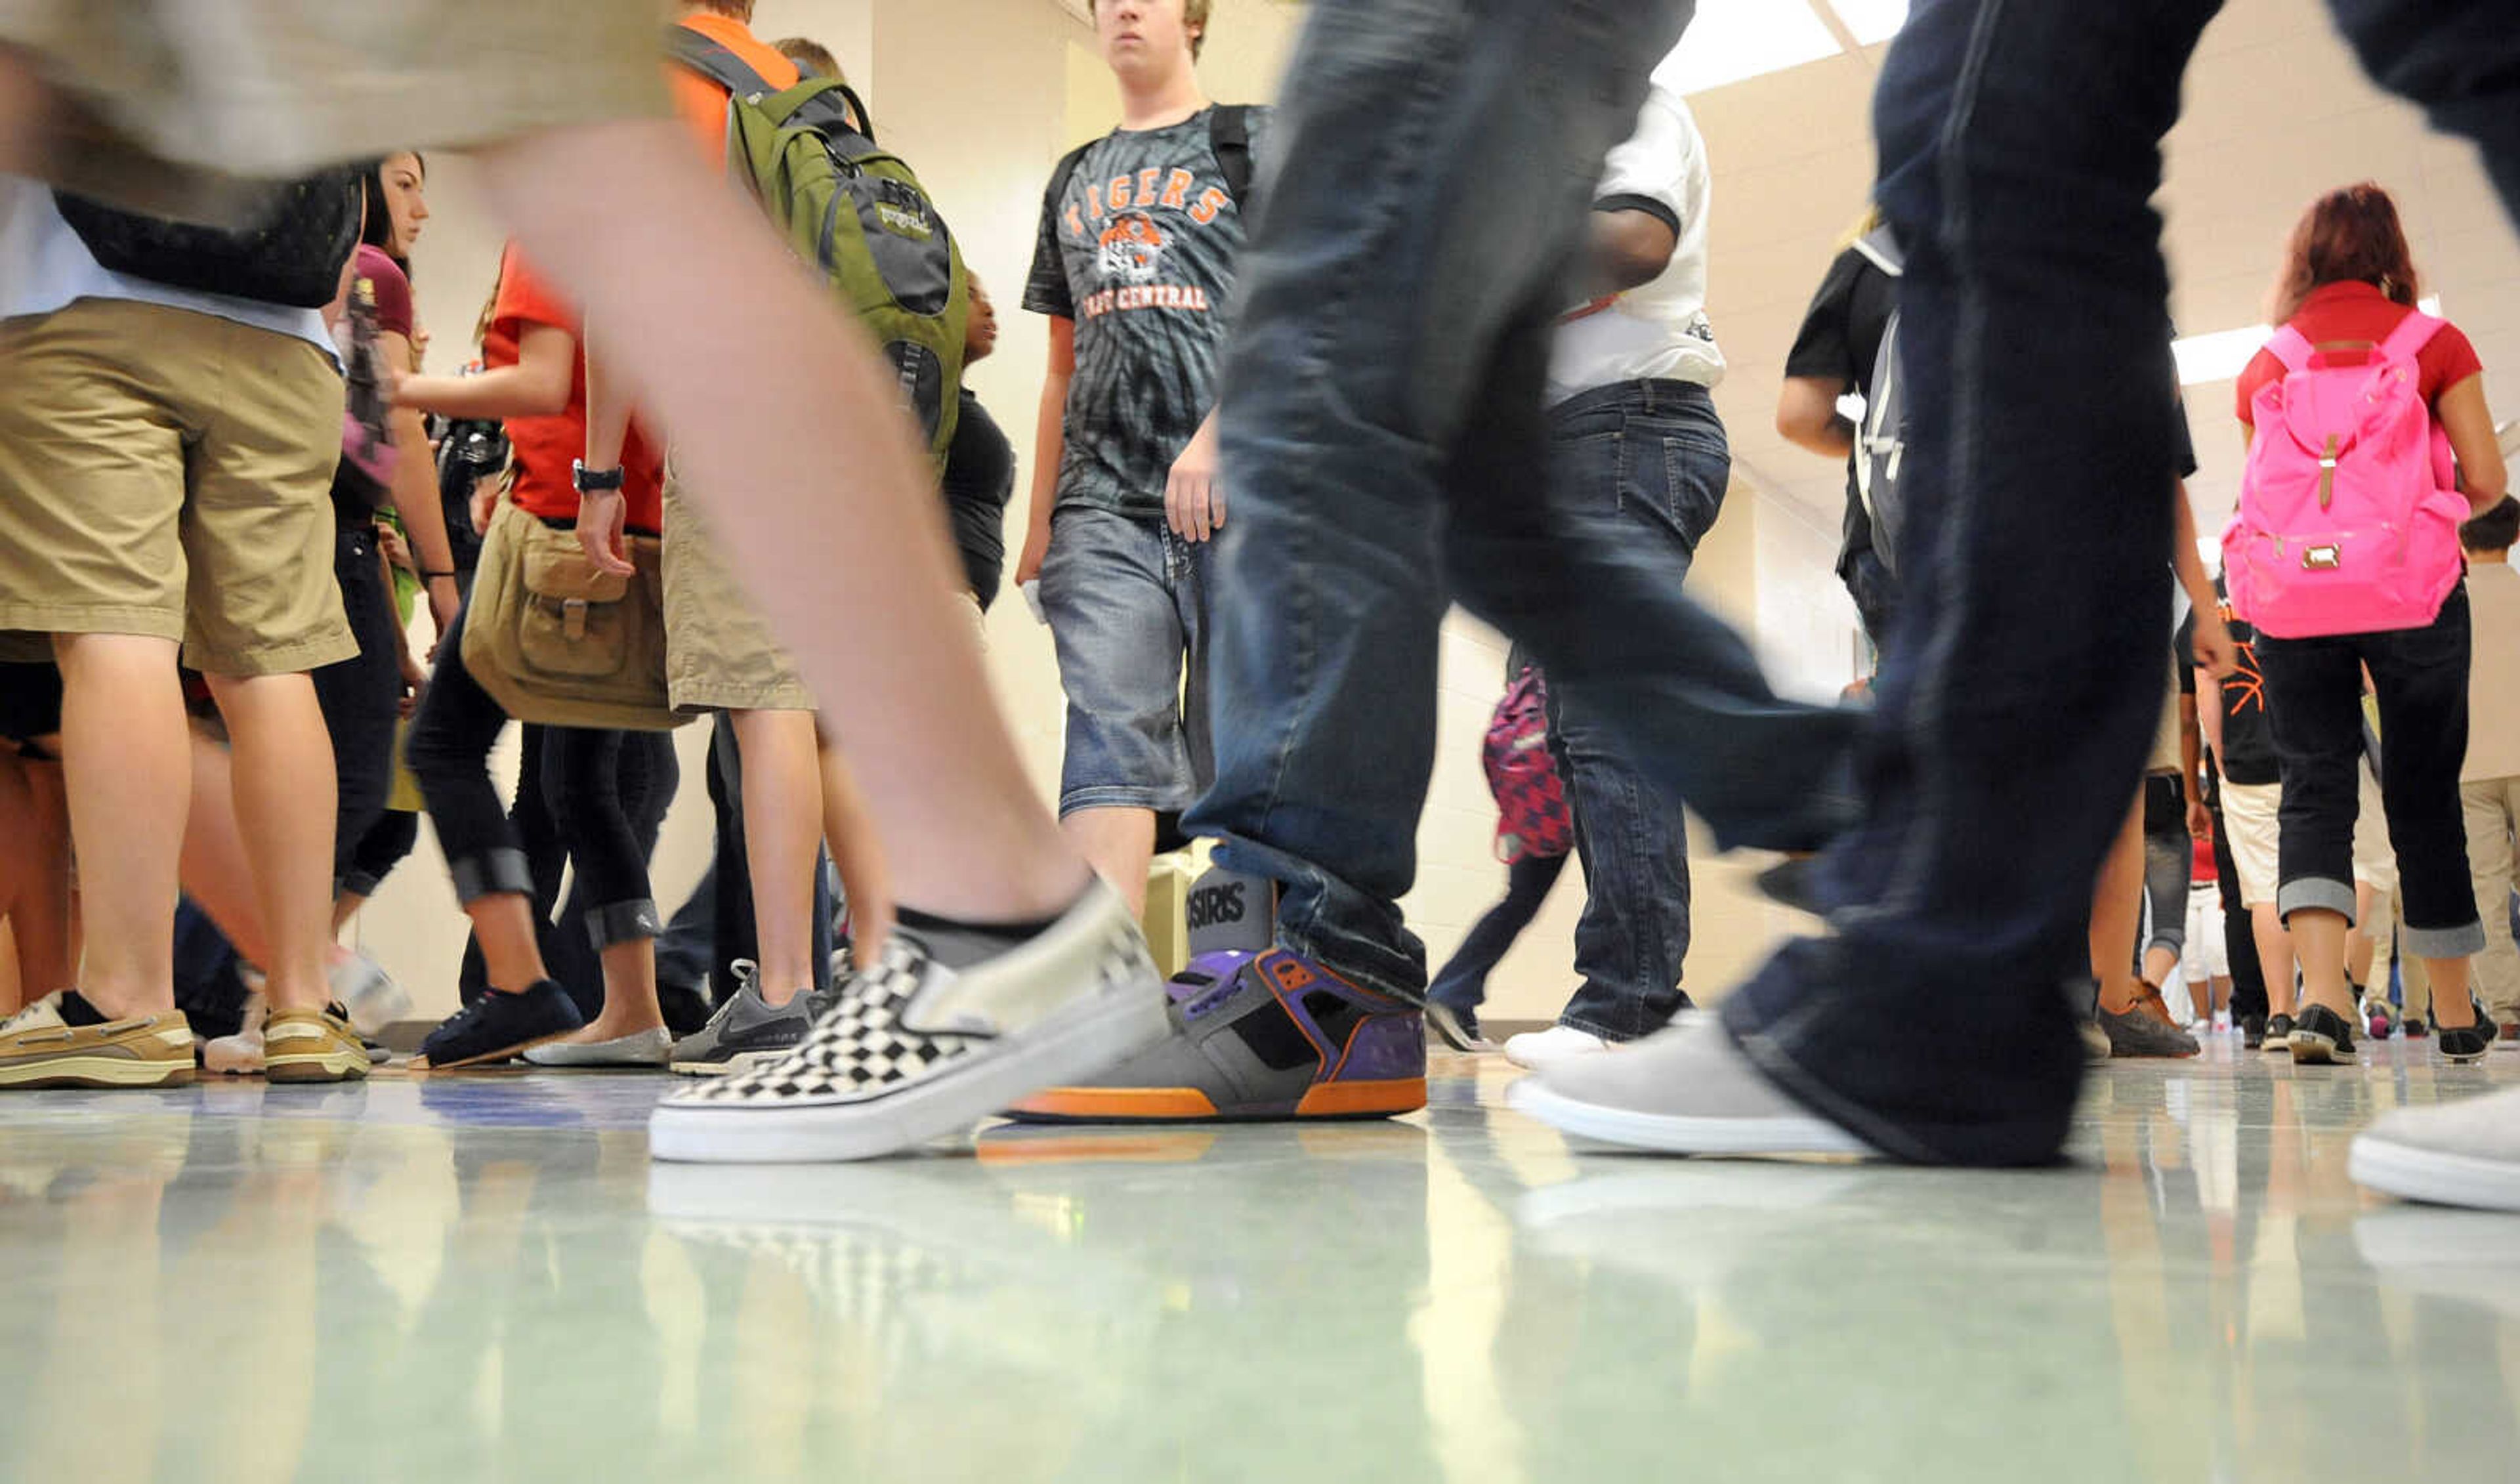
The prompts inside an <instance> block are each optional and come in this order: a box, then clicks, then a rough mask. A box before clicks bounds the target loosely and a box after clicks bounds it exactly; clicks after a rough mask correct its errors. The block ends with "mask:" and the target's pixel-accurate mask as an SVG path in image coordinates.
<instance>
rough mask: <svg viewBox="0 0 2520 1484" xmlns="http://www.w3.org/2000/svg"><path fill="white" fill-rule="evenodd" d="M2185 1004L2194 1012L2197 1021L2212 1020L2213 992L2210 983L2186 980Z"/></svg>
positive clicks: (2200, 980) (2201, 980)
mask: <svg viewBox="0 0 2520 1484" xmlns="http://www.w3.org/2000/svg"><path fill="white" fill-rule="evenodd" d="M2187 1003H2188V1005H2189V1006H2190V1007H2191V1008H2192V1009H2194V1011H2195V1012H2196V1018H2197V1019H2199V1020H2207V1021H2210V1020H2212V1019H2213V1017H2214V991H2213V984H2212V981H2211V980H2206V979H2190V980H2188V981H2187Z"/></svg>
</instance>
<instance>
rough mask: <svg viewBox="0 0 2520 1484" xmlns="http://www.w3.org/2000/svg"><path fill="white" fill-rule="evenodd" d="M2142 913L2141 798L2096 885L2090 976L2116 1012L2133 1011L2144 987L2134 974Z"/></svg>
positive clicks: (2104, 1003) (2106, 1006)
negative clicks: (2139, 993)
mask: <svg viewBox="0 0 2520 1484" xmlns="http://www.w3.org/2000/svg"><path fill="white" fill-rule="evenodd" d="M2142 916H2143V796H2142V795H2141V794H2140V793H2138V794H2137V795H2136V803H2135V808H2134V809H2133V810H2131V811H2129V812H2128V814H2127V819H2126V824H2125V825H2124V826H2123V827H2121V828H2120V829H2119V831H2118V837H2117V839H2116V840H2115V841H2113V842H2112V843H2111V844H2110V845H2109V853H2108V855H2107V856H2106V857H2105V858H2103V859H2102V860H2101V862H2100V878H2099V881H2098V883H2097V884H2096V885H2094V886H2093V888H2092V932H2091V939H2092V977H2093V978H2095V979H2097V980H2099V981H2100V1009H2102V1010H2104V1011H2107V1012H2109V1013H2110V1014H2113V1015H2122V1014H2125V1013H2126V1012H2128V1011H2131V1010H2133V1009H2135V1005H2136V999H2137V992H2138V990H2139V989H2140V988H2141V987H2142V986H2141V985H2140V984H2139V983H2138V981H2137V979H2136V976H2135V935H2136V930H2137V927H2138V923H2139V922H2140V921H2141V919H2142Z"/></svg>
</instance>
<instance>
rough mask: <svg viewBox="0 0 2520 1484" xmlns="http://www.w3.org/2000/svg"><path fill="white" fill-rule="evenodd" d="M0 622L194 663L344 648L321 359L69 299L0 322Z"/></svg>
mask: <svg viewBox="0 0 2520 1484" xmlns="http://www.w3.org/2000/svg"><path fill="white" fill-rule="evenodd" d="M0 387H6V388H7V393H6V395H0V630H12V629H15V630H30V631H33V632H36V633H49V634H140V635H147V636H151V637H154V638H159V639H169V640H181V641H183V645H184V662H185V663H186V664H188V665H191V666H192V667H193V668H195V669H197V670H201V671H203V672H205V673H208V674H212V675H229V676H239V677H250V676H256V675H288V674H295V673H297V672H299V671H304V670H311V669H314V668H316V667H317V666H319V665H326V664H331V663H333V662H334V661H335V660H338V659H347V658H349V657H350V656H351V655H353V654H355V653H357V652H358V648H359V647H358V642H357V640H356V639H354V638H353V637H352V636H351V634H350V626H349V624H348V622H347V621H346V620H344V619H343V617H342V615H341V590H340V587H339V584H338V583H337V582H336V581H335V579H334V576H333V523H334V522H333V501H332V487H333V466H334V465H335V463H337V461H338V460H339V458H340V453H341V405H342V395H343V393H342V389H341V378H340V374H339V373H338V372H337V371H336V370H335V369H334V366H333V362H332V360H331V358H330V357H328V356H326V355H325V354H324V353H323V352H322V351H321V350H318V349H316V348H315V346H314V345H313V344H312V343H310V342H309V341H306V340H303V339H300V338H298V337H295V336H291V335H283V334H280V333H278V332H276V331H270V330H258V329H255V328H253V327H251V326H248V325H240V324H238V323H236V322H235V321H233V320H224V319H220V318H217V317H216V316H213V315H207V314H197V313H194V312H193V311H191V310H186V309H168V308H164V307H161V306H159V305H156V304H138V303H130V302H126V301H122V300H113V299H81V300H79V301H78V302H76V303H74V304H72V305H70V306H69V307H68V308H67V309H63V310H60V311H59V312H57V313H53V314H48V315H40V316H31V317H28V318H24V319H17V320H9V321H6V322H0Z"/></svg>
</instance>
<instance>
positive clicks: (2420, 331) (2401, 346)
mask: <svg viewBox="0 0 2520 1484" xmlns="http://www.w3.org/2000/svg"><path fill="white" fill-rule="evenodd" d="M2447 323H2448V321H2445V320H2437V319H2435V318H2433V317H2432V316H2431V315H2429V314H2426V313H2424V312H2423V311H2422V310H2420V309H2409V310H2408V311H2407V317H2406V318H2405V319H2403V320H2400V321H2398V328H2397V329H2395V330H2392V331H2390V332H2389V337H2388V338H2387V339H2385V340H2382V341H2381V342H2380V354H2381V355H2383V356H2385V357H2387V358H2389V359H2391V360H2399V361H2411V360H2413V359H2414V358H2415V357H2416V356H2418V355H2420V354H2422V353H2423V348H2424V347H2425V346H2426V345H2429V344H2431V343H2432V341H2433V337H2434V336H2437V335H2439V334H2441V333H2442V328H2443V326H2444V325H2446V324H2447Z"/></svg>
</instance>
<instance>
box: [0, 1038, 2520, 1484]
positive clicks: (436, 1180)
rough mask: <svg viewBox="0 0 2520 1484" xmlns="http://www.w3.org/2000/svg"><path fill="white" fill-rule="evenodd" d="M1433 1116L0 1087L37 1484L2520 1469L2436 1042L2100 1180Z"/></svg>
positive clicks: (595, 1079) (612, 1080) (1441, 1105)
mask: <svg viewBox="0 0 2520 1484" xmlns="http://www.w3.org/2000/svg"><path fill="white" fill-rule="evenodd" d="M1438 1071H1439V1075H1438V1077H1437V1079H1436V1083H1435V1087H1436V1099H1437V1102H1436V1106H1435V1107H1433V1108H1432V1109H1431V1110H1430V1111H1429V1112H1428V1113H1427V1114H1425V1115H1422V1116H1420V1117H1418V1118H1414V1119H1410V1120H1408V1121H1405V1122H1398V1123H1380V1124H1363V1125H1346V1126H1336V1127H1322V1128H1308V1129H1289V1128H1259V1127H1253V1128H1236V1129H1226V1130H1216V1131H1144V1132H1111V1131H1094V1130H1060V1131H1051V1132H1029V1131H1024V1130H1018V1129H1013V1128H999V1129H994V1130H990V1131H985V1132H983V1133H982V1134H981V1135H980V1137H979V1138H978V1139H977V1140H976V1141H975V1142H974V1143H973V1144H972V1145H970V1146H969V1147H963V1148H958V1149H950V1150H944V1151H940V1152H938V1153H935V1154H933V1155H928V1156H922V1157H918V1158H912V1159H903V1160H894V1161H890V1162H886V1163H881V1164H876V1165H866V1166H857V1167H842V1168H804V1169H750V1170H743V1169H738V1170H724V1169H693V1168H674V1167H662V1168H657V1169H653V1170H652V1169H651V1167H650V1165H649V1161H648V1158H647V1152H646V1148H645V1141H644V1137H643V1135H642V1132H641V1130H642V1120H643V1116H644V1114H645V1112H646V1109H647V1107H648V1105H649V1104H650V1103H651V1102H652V1101H653V1100H654V1098H655V1097H656V1096H657V1094H658V1092H659V1090H660V1086H661V1084H660V1082H659V1081H657V1080H656V1079H652V1078H640V1077H621V1076H603V1075H584V1074H581V1075H575V1076H571V1075H566V1074H556V1073H554V1074H532V1075H528V1074H523V1073H514V1072H510V1073H490V1074H484V1075H472V1076H464V1075H452V1076H443V1075H442V1076H439V1077H436V1078H433V1079H428V1078H410V1077H401V1076H387V1077H382V1078H380V1079H378V1080H377V1081H375V1082H373V1083H371V1084H370V1085H368V1086H366V1087H364V1088H352V1089H348V1090H336V1091H327V1090H315V1089H289V1088H270V1089H266V1088H264V1087H263V1086H261V1085H260V1084H258V1083H242V1084H230V1085H223V1086H208V1087H201V1088H195V1089H190V1090H185V1091H180V1092H167V1093H159V1094H131V1093H119V1094H79V1093H56V1094H18V1095H12V1096H10V1097H8V1098H7V1099H6V1101H5V1102H0V1273H5V1274H6V1275H7V1280H6V1285H5V1287H0V1480H28V1481H37V1480H41V1481H56V1480H58V1481H89V1480H112V1479H123V1478H142V1477H153V1476H157V1477H168V1478H195V1477H201V1478H210V1477H217V1478H236V1479H257V1480H259V1479H289V1478H296V1479H317V1480H323V1479H348V1478H361V1479H368V1478H385V1479H392V1478H405V1477H408V1478H415V1479H429V1480H441V1479H445V1480H466V1481H471V1480H488V1479H571V1480H576V1479H586V1480H614V1479H652V1478H668V1477H671V1478H678V1479H686V1480H694V1481H698V1480H709V1481H716V1480H732V1479H753V1478H761V1479H772V1478H798V1479H807V1478H810V1479H815V1480H825V1481H830V1480H858V1479H865V1480H883V1481H896V1480H898V1481H912V1480H918V1481H924V1480H961V1479H976V1480H988V1481H992V1484H1013V1481H1030V1480H1072V1481H1097V1484H1100V1481H1113V1480H1139V1479H1165V1480H1207V1479H1233V1480H1244V1479H1250V1480H1286V1481H1289V1484H1302V1481H1310V1480H1316V1479H1362V1480H1374V1481H1408V1480H1419V1479H1429V1480H1432V1479H1442V1480H1456V1481H1464V1484H1466V1481H1480V1484H1486V1481H1509V1480H1520V1479H1535V1480H1540V1479H1546V1480H1629V1479H1638V1480H1643V1479H1652V1480H1666V1479H1683V1478H1688V1479H1701V1478H1702V1479H1707V1480H1733V1479H1751V1478H1759V1479H1786V1480H1812V1481H1819V1480H1837V1479H1856V1478H1864V1479H1884V1480H1941V1479H1991V1480H1992V1479H2002V1480H2006V1481H2013V1484H2018V1481H2020V1480H2023V1479H2024V1478H2025V1477H2026V1478H2029V1479H2031V1480H2033V1481H2034V1484H2058V1481H2067V1480H2085V1479H2090V1480H2119V1479H2127V1480H2164V1481H2168V1480H2239V1479H2268V1480H2286V1481H2293V1480H2317V1479H2328V1478H2335V1479H2354V1480H2365V1479H2371V1478H2375V1477H2376V1478H2384V1479H2386V1478H2406V1479H2456V1480H2480V1481H2481V1480H2489V1479H2509V1478H2515V1477H2520V1430H2515V1420H2514V1419H2515V1403H2516V1402H2520V1217H2497V1216H2484V1215H2470V1214H2463V1213H2453V1212H2438V1211H2427V1210H2422V1209H2415V1208H2408V1207H2397V1206H2391V1205H2388V1204H2385V1203H2381V1202H2378V1201H2375V1200H2369V1199H2366V1198H2364V1197H2363V1196H2362V1195H2361V1194H2359V1193H2358V1192H2356V1191H2355V1190H2354V1189H2353V1187H2351V1186H2350V1185H2349V1184H2348V1183H2347V1182H2346V1180H2345V1146H2346V1141H2347V1139H2348V1137H2349V1136H2350V1135H2351V1133H2352V1131H2353V1130H2354V1129H2355V1128H2357V1127H2358V1126H2360V1125H2361V1124H2362V1123H2363V1122H2364V1121H2365V1120H2366V1119H2367V1118H2368V1117H2369V1116H2370V1115H2371V1114H2372V1113H2373V1112H2375V1111H2376V1110H2378V1109H2381V1108H2384V1107H2387V1106H2390V1105H2393V1104H2396V1103H2398V1102H2425V1101H2429V1100H2431V1099H2433V1098H2435V1097H2437V1096H2458V1095H2462V1094H2465V1093H2468V1092H2471V1091H2475V1090H2479V1089H2482V1088H2484V1087H2486V1086H2488V1085H2491V1084H2494V1083H2498V1082H2508V1081H2511V1080H2514V1079H2515V1078H2520V1056H2512V1057H2505V1056H2499V1055H2498V1056H2497V1057H2495V1058H2493V1061H2492V1063H2491V1064H2489V1065H2487V1066H2484V1067H2477V1068H2457V1067H2449V1066H2446V1065H2443V1064H2441V1063H2440V1062H2439V1061H2438V1059H2437V1058H2436V1057H2435V1056H2434V1054H2433V1052H2432V1050H2431V1048H2430V1046H2429V1044H2428V1043H2415V1044H2413V1045H2411V1046H2410V1045H2408V1043H2404V1042H2400V1043H2395V1044H2391V1045H2388V1046H2385V1047H2383V1048H2380V1049H2378V1050H2377V1051H2374V1052H2370V1053H2368V1054H2366V1057H2365V1060H2364V1063H2363V1066H2362V1067H2360V1068H2359V1069H2356V1068H2304V1069H2302V1070H2301V1071H2299V1072H2296V1071H2295V1070H2294V1069H2293V1068H2292V1067H2291V1066H2290V1065H2289V1063H2287V1062H2284V1061H2281V1060H2278V1059H2276V1058H2272V1057H2260V1056H2257V1055H2254V1054H2247V1053H2241V1052H2239V1051H2237V1050H2236V1048H2235V1047H2233V1046H2231V1045H2229V1044H2228V1043H2226V1044H2224V1045H2221V1046H2218V1047H2217V1048H2216V1049H2215V1051H2214V1052H2213V1054H2212V1055H2211V1056H2209V1057H2208V1058H2207V1059H2205V1060H2203V1061H2200V1062H2194V1063H2186V1064H2180V1063H2163V1062H2156V1063H2124V1062H2122V1063H2119V1064H2117V1065H2115V1066H2112V1067H2108V1068H2106V1069H2104V1070H2103V1071H2102V1072H2101V1073H2100V1074H2099V1075H2098V1076H2097V1077H2096V1078H2095V1079H2094V1083H2093V1089H2092V1092H2091V1096H2090V1099H2089V1102H2088V1103H2087V1105H2086V1108H2085V1110H2084V1113H2085V1115H2084V1118H2083V1121H2082V1125H2081V1128H2080V1131H2079V1136H2078V1154H2079V1156H2080V1162H2079V1164H2078V1166H2077V1167H2075V1168H2071V1169H2062V1170H2056V1171H2049V1172H2042V1173H2029V1174H1963V1173H1951V1172H1939V1171H1917V1170H1903V1169H1879V1168H1869V1167H1859V1166H1850V1165H1834V1164H1832V1165H1815V1164H1808V1163H1802V1164H1796V1163H1770V1164H1748V1163H1738V1164H1718V1163H1692V1162H1679V1161H1663V1160H1647V1159H1640V1158H1629V1157H1619V1156H1611V1155H1604V1154H1594V1153H1578V1152H1576V1151H1573V1150H1570V1149H1569V1147H1567V1145H1566V1144H1565V1143H1564V1142H1562V1141H1561V1140H1560V1139H1559V1138H1558V1136H1556V1135H1555V1134H1553V1133H1552V1132H1550V1131H1549V1130H1547V1129H1545V1128H1542V1127H1540V1126H1538V1125H1535V1124H1532V1123H1529V1122H1526V1121H1524V1120H1522V1119H1520V1118H1518V1117H1516V1116H1514V1115H1513V1114H1510V1113H1508V1112H1506V1111H1504V1110H1503V1109H1502V1108H1501V1106H1500V1105H1499V1104H1500V1100H1499V1097H1498V1094H1499V1091H1500V1089H1501V1088H1502V1086H1503V1083H1504V1080H1505V1078H1506V1077H1507V1075H1508V1068H1506V1067H1505V1066H1504V1065H1503V1063H1502V1062H1500V1061H1497V1060H1494V1059H1488V1060H1483V1061H1475V1062H1474V1061H1471V1060H1468V1059H1466V1058H1447V1059H1445V1060H1444V1061H1443V1062H1442V1064H1441V1065H1440V1066H1439V1069H1438Z"/></svg>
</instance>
